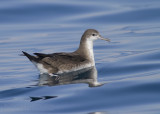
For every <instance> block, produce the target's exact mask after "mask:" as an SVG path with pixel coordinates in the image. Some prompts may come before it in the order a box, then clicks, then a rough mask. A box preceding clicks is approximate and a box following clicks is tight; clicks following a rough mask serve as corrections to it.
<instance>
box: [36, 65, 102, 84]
mask: <svg viewBox="0 0 160 114" xmlns="http://www.w3.org/2000/svg"><path fill="white" fill-rule="evenodd" d="M78 83H86V84H88V86H89V87H98V86H102V85H104V83H99V82H98V81H97V69H96V68H95V67H92V68H87V69H83V70H79V71H76V72H71V73H66V74H62V75H59V76H58V77H55V76H53V77H51V76H49V75H47V74H41V75H40V76H39V82H38V86H44V85H48V86H58V85H65V84H78Z"/></svg>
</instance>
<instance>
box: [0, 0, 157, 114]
mask: <svg viewBox="0 0 160 114" xmlns="http://www.w3.org/2000/svg"><path fill="white" fill-rule="evenodd" d="M159 4H160V1H159V0H152V1H151V0H134V1H131V0H121V1H119V0H114V1H113V0H95V1H91V0H81V1H78V0H69V1H65V0H61V1H59V0H53V1H50V0H45V1H42V0H39V1H37V0H27V1H20V0H14V1H13V0H1V1H0V53H1V54H0V86H1V88H0V113H3V114H17V113H21V114H29V113H30V114H35V113H39V114H44V113H47V114H53V113H56V114H59V113H69V114H71V113H73V114H75V113H79V114H82V113H84V114H88V113H91V114H94V113H96V112H99V113H109V114H117V113H120V114H124V113H131V114H132V113H133V114H135V113H136V114H143V113H145V114H151V113H154V114H158V113H160V108H159V107H160V97H159V96H160V91H159V87H160V70H159V69H160V45H159V44H160V23H159V20H160V15H159V12H160V7H159ZM88 28H94V29H97V30H98V31H99V32H100V33H101V35H102V36H104V37H108V38H110V39H111V42H110V43H107V42H104V41H95V42H94V53H95V61H96V68H94V69H90V70H89V71H85V72H79V73H78V74H69V75H65V76H62V77H61V78H60V80H57V79H55V78H54V77H52V78H51V77H47V76H40V75H39V72H38V71H37V70H36V69H35V67H34V66H33V65H32V64H31V63H30V61H28V60H27V58H25V57H23V56H20V54H21V51H27V52H29V53H33V52H41V53H53V52H71V51H74V50H76V49H77V47H78V45H79V40H80V37H81V35H82V34H83V32H84V31H85V30H86V29H88ZM97 73H98V74H97Z"/></svg>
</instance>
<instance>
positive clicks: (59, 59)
mask: <svg viewBox="0 0 160 114" xmlns="http://www.w3.org/2000/svg"><path fill="white" fill-rule="evenodd" d="M97 39H101V40H105V41H110V40H109V39H108V38H103V37H102V36H101V35H100V34H99V32H98V31H97V30H95V29H88V30H86V31H85V32H84V34H83V35H82V37H81V40H80V45H79V48H78V49H77V50H76V51H74V52H71V53H65V52H61V53H52V54H44V53H34V55H35V56H32V55H30V54H28V53H26V52H24V51H22V52H23V54H24V55H25V56H26V57H28V59H29V60H30V61H31V62H32V63H33V64H34V65H35V66H36V67H37V69H38V70H39V71H40V74H49V75H50V76H57V74H61V73H66V72H72V71H77V70H80V69H84V68H88V67H92V66H95V61H94V53H93V41H94V40H97Z"/></svg>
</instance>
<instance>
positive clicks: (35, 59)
mask: <svg viewBox="0 0 160 114" xmlns="http://www.w3.org/2000/svg"><path fill="white" fill-rule="evenodd" d="M22 52H23V54H24V55H25V56H26V57H27V58H28V59H29V60H30V61H31V62H38V61H39V59H38V58H36V57H35V56H32V55H30V54H28V53H26V52H24V51H22Z"/></svg>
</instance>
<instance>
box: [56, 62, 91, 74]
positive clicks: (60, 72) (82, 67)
mask: <svg viewBox="0 0 160 114" xmlns="http://www.w3.org/2000/svg"><path fill="white" fill-rule="evenodd" d="M92 66H94V65H92V64H85V65H81V66H78V67H75V68H72V69H70V70H63V71H58V72H57V74H62V73H68V72H73V71H77V70H81V69H84V68H88V67H92Z"/></svg>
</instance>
